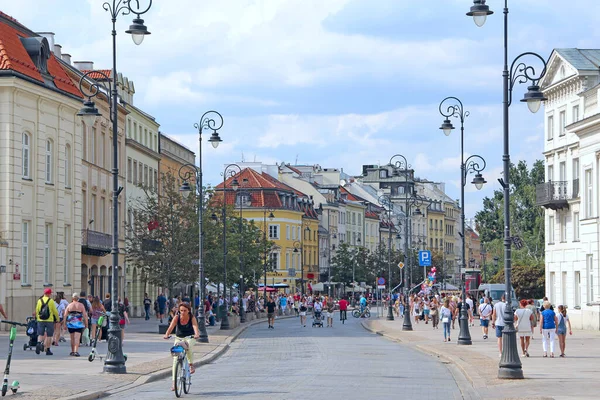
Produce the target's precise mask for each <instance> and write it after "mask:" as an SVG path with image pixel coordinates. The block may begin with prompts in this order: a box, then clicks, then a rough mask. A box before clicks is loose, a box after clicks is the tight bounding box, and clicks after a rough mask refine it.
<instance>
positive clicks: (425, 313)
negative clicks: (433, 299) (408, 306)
mask: <svg viewBox="0 0 600 400" xmlns="http://www.w3.org/2000/svg"><path fill="white" fill-rule="evenodd" d="M429 311H430V310H429V299H428V298H427V297H425V298H424V299H423V317H424V318H425V325H427V324H429Z"/></svg>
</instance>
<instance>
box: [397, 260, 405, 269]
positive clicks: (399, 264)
mask: <svg viewBox="0 0 600 400" xmlns="http://www.w3.org/2000/svg"><path fill="white" fill-rule="evenodd" d="M398 268H400V269H402V268H404V263H403V262H402V261H400V262H399V263H398Z"/></svg>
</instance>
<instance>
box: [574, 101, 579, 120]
mask: <svg viewBox="0 0 600 400" xmlns="http://www.w3.org/2000/svg"><path fill="white" fill-rule="evenodd" d="M577 121H579V106H578V105H577V106H573V122H577Z"/></svg>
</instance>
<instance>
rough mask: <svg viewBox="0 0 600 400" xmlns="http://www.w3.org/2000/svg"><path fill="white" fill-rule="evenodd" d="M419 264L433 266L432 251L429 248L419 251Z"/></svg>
mask: <svg viewBox="0 0 600 400" xmlns="http://www.w3.org/2000/svg"><path fill="white" fill-rule="evenodd" d="M419 265H420V266H421V267H431V252H430V251H429V250H421V251H419Z"/></svg>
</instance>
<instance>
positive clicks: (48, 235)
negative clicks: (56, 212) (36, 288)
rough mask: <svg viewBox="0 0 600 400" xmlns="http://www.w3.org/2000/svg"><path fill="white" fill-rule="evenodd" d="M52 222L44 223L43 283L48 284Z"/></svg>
mask: <svg viewBox="0 0 600 400" xmlns="http://www.w3.org/2000/svg"><path fill="white" fill-rule="evenodd" d="M51 242H52V224H46V226H45V229H44V285H48V284H50V269H51V267H52V266H51V263H52V255H51Z"/></svg>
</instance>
